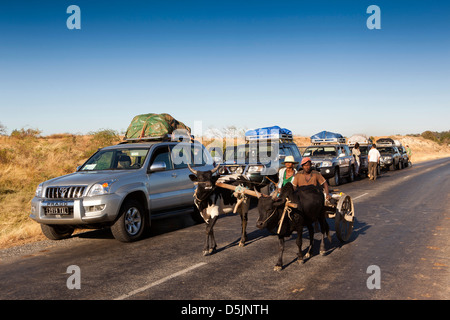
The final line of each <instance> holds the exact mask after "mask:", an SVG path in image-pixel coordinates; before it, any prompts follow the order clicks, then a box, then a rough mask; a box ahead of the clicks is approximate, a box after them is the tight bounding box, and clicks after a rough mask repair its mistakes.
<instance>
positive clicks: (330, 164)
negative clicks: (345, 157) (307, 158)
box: [322, 161, 333, 167]
mask: <svg viewBox="0 0 450 320" xmlns="http://www.w3.org/2000/svg"><path fill="white" fill-rule="evenodd" d="M332 165H333V163H332V162H331V161H323V162H322V167H331V166H332Z"/></svg>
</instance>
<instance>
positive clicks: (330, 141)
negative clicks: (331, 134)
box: [311, 138, 345, 145]
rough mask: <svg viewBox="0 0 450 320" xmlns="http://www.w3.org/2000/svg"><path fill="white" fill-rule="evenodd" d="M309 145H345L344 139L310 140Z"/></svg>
mask: <svg viewBox="0 0 450 320" xmlns="http://www.w3.org/2000/svg"><path fill="white" fill-rule="evenodd" d="M311 143H312V144H314V145H319V144H326V143H345V138H325V139H311Z"/></svg>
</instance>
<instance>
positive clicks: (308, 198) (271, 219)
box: [256, 183, 330, 270]
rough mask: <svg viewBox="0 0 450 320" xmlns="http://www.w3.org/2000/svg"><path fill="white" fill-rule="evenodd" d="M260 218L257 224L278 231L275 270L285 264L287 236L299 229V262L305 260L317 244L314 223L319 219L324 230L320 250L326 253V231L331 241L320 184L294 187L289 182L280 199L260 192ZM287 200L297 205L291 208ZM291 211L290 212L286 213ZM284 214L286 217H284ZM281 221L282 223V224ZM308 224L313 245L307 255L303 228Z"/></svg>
mask: <svg viewBox="0 0 450 320" xmlns="http://www.w3.org/2000/svg"><path fill="white" fill-rule="evenodd" d="M258 198H259V199H258V211H259V217H258V220H257V222H256V226H257V227H258V228H260V229H263V228H266V229H268V230H269V231H272V232H275V231H276V233H277V234H278V240H279V250H280V251H279V256H278V260H277V263H276V265H275V267H274V270H281V269H282V267H283V251H284V238H285V237H289V236H290V235H291V234H292V232H293V231H297V241H296V242H297V246H298V250H299V251H298V262H299V263H303V262H304V260H303V258H304V257H305V258H309V257H310V251H311V248H312V246H313V243H314V228H313V222H315V221H318V222H319V224H320V228H321V231H322V242H321V244H320V253H321V254H324V253H325V252H326V249H325V241H324V240H325V234H326V235H327V237H328V240H330V235H329V226H328V223H327V221H326V219H325V207H324V200H325V197H324V195H323V192H322V190H321V189H320V188H318V187H316V186H303V187H299V188H297V189H296V190H294V187H293V185H292V184H291V183H287V184H286V185H285V186H284V187H283V188H282V189H281V192H280V197H279V198H272V197H268V196H263V195H261V194H259V193H258ZM287 201H290V202H292V203H294V204H296V205H297V208H290V207H288V206H287V205H286V204H287ZM286 211H287V212H286ZM283 215H284V217H283ZM280 224H281V225H280ZM304 226H307V227H308V232H309V241H310V242H309V247H308V250H307V253H306V255H305V256H303V253H302V233H303V227H304Z"/></svg>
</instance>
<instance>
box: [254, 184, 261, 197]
mask: <svg viewBox="0 0 450 320" xmlns="http://www.w3.org/2000/svg"><path fill="white" fill-rule="evenodd" d="M253 190H255V193H256V197H257V198H258V199H259V198H261V193H259V192H258V191H257V190H256V188H255V187H253Z"/></svg>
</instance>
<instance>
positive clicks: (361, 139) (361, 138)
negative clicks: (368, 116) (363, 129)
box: [347, 134, 372, 146]
mask: <svg viewBox="0 0 450 320" xmlns="http://www.w3.org/2000/svg"><path fill="white" fill-rule="evenodd" d="M357 142H358V143H359V144H364V145H365V144H368V145H370V144H372V139H370V138H368V137H367V136H366V135H365V134H354V135H353V136H351V137H350V138H348V141H347V144H348V145H350V146H354V145H355V143H357Z"/></svg>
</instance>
